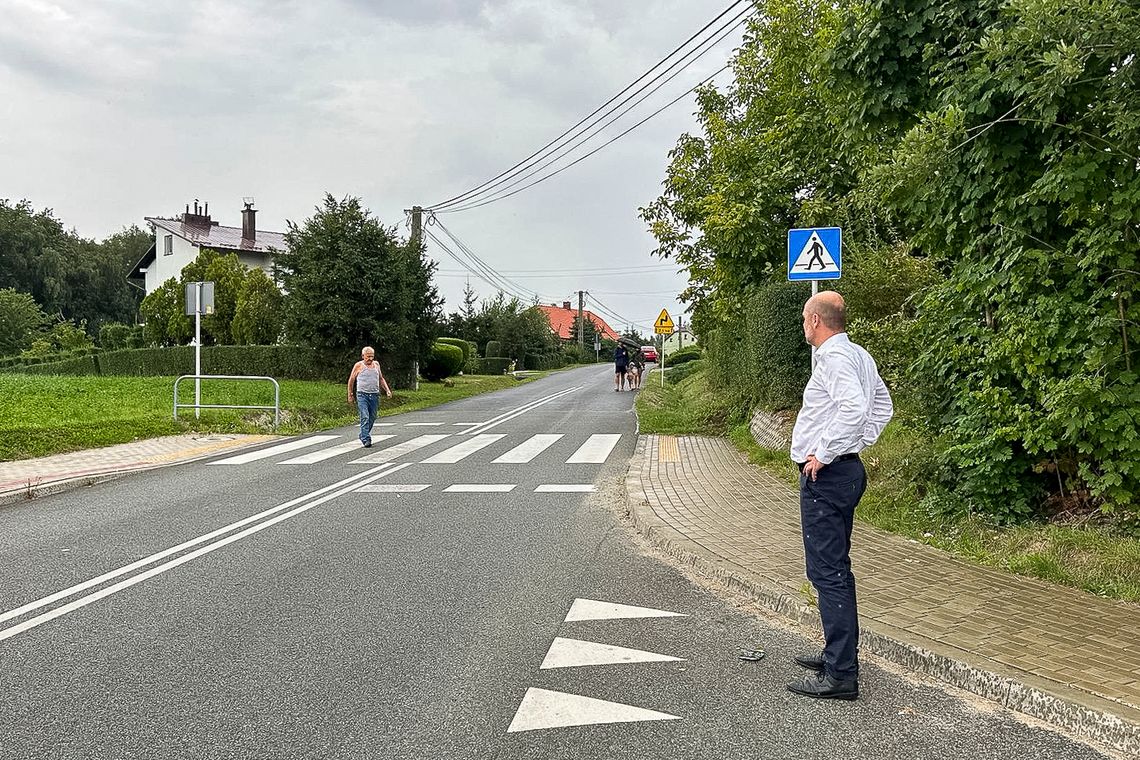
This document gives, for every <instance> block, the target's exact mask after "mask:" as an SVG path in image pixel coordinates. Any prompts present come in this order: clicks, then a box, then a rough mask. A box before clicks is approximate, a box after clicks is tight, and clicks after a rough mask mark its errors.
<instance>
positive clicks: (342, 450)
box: [277, 435, 396, 464]
mask: <svg viewBox="0 0 1140 760" xmlns="http://www.w3.org/2000/svg"><path fill="white" fill-rule="evenodd" d="M395 437H396V436H394V435H374V436H372V442H373V443H375V442H377V441H383V440H386V439H388V438H395ZM361 448H363V447H362V446H361V445H360V441H353V442H352V443H338V444H337V445H336V446H329V447H328V448H327V449H321V450H320V451H312V452H309V453H308V454H302V455H301V456H299V457H293V458H292V459H286V460H285V461H284V462H278V463H277V464H316V463H317V462H323V461H325V460H326V459H332V458H333V457H338V456H340V455H341V454H347V453H349V452H351V451H357V450H358V449H361Z"/></svg>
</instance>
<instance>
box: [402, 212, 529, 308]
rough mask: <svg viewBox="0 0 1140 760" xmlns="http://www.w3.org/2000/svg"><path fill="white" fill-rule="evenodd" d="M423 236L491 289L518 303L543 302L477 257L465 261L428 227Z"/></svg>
mask: <svg viewBox="0 0 1140 760" xmlns="http://www.w3.org/2000/svg"><path fill="white" fill-rule="evenodd" d="M424 234H425V235H427V236H428V237H429V238H430V239H431V240H432V242H434V243H435V244H436V245H437V246H439V248H440V250H442V251H443V252H444V253H446V254H447V255H448V256H450V257H451V258H452V259H453V260H454V261H455V262H456V263H458V264H459V265H460V266H462V267H464V268H465V269H466V270H467V271H469V272H470V273H471V274H473V275H475V276H476V277H478V278H479V279H480V280H483V281H484V282H486V283H487V284H488V285H490V286H491V287H492V288H495V289H496V290H501V291H503V292H504V293H506V294H507V295H509V296H512V297H514V298H517V299H519V300H520V301H527V302H530V301H534V300H539V301H541V300H545V299H544V298H543V297H542V296H541V294H539V293H537V292H535V291H532V290H529V289H527V288H523V287H522V286H520V285H517V284H516V283H514V282H512V281H511V280H509V279H507V278H505V277H503V276H501V275H499V274H498V272H496V271H495V270H494V269H492V268H491V267H489V266H487V265H486V264H484V263H483V262H482V260H481V259H478V257H473V259H467V258H464V257H463V256H461V255H460V254H457V253H456V252H455V251H454V250H452V248H451V246H449V245H448V244H447V243H445V242H444V241H443V240H441V239H440V238H439V236H438V235H436V234H435V233H434V232H433V231H432V230H431V229H430V227H425V228H424ZM460 250H461V251H462V250H463V248H462V247H461V248H460ZM464 253H466V251H464Z"/></svg>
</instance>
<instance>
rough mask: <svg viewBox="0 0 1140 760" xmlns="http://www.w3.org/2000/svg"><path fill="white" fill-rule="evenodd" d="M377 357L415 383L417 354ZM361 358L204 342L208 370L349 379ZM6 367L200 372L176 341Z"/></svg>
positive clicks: (393, 378)
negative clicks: (167, 344)
mask: <svg viewBox="0 0 1140 760" xmlns="http://www.w3.org/2000/svg"><path fill="white" fill-rule="evenodd" d="M456 350H458V349H456ZM460 353H462V352H460ZM376 359H377V361H378V362H379V363H380V366H381V367H382V368H383V370H384V377H385V379H386V380H387V381H388V385H390V386H391V387H392V388H412V387H414V386H415V381H416V376H415V375H416V373H415V363H414V362H413V361H412V360H411V359H406V358H403V357H399V358H398V357H392V356H389V355H378V356H377V357H376ZM359 360H360V354H359V353H358V352H357V350H356V349H314V348H309V347H307V346H203V347H202V374H205V375H266V376H268V377H273V378H276V379H278V380H326V381H331V382H347V380H348V375H349V372H351V371H352V365H353V364H355V363H356V362H357V361H359ZM5 371H7V372H24V373H33V374H41V375H48V374H50V375H127V376H148V377H154V376H172V375H189V374H192V373H193V372H194V348H193V346H173V347H170V348H132V349H124V350H122V351H103V352H101V353H97V354H93V355H89V356H83V357H75V358H70V359H67V360H65V361H57V362H50V363H44V364H34V365H21V366H11V367H8V368H7V369H6V370H5Z"/></svg>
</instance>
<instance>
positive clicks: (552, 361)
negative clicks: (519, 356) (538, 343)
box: [523, 353, 566, 370]
mask: <svg viewBox="0 0 1140 760" xmlns="http://www.w3.org/2000/svg"><path fill="white" fill-rule="evenodd" d="M565 366H566V360H565V359H564V358H563V356H562V355H561V354H556V353H550V354H527V355H526V356H525V357H524V358H523V369H529V370H547V369H559V368H561V367H565Z"/></svg>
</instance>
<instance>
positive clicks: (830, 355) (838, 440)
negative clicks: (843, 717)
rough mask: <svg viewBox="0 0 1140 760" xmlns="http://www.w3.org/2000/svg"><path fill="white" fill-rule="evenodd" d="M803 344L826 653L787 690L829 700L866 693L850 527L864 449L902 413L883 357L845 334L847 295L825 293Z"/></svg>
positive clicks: (804, 497)
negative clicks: (807, 360) (885, 376)
mask: <svg viewBox="0 0 1140 760" xmlns="http://www.w3.org/2000/svg"><path fill="white" fill-rule="evenodd" d="M803 318H804V338H806V339H807V342H808V343H810V344H811V345H812V347H813V348H814V349H815V350H814V351H813V353H812V371H811V379H810V380H808V383H807V386H806V387H805V388H804V400H803V407H802V408H801V409H800V413H799V415H798V416H797V418H796V425H795V428H794V429H793V430H792V450H791V456H792V461H794V462H796V464H798V465H799V467H800V473H801V475H800V521H801V524H802V528H803V535H804V558H805V560H806V564H807V577H808V580H810V581H811V583H812V585H813V586H814V587H815V590H816V593H817V595H818V598H819V616H820V618H821V620H822V622H823V638H824V647H823V651H822V652H819V653H811V654H804V655H799V656H798V657H796V658H795V661H796V663H797V664H799V665H800V666H802V667H804V668H807V669H808V670H811V671H815V672H814V674H813V675H808V676H805V677H804V678H803V679H802V680H800V681H796V682H795V683H791V684H788V689H790V690H791V691H794V692H796V693H797V694H803V695H805V696H809V697H817V698H821V699H856V698H857V697H858V696H859V662H858V648H859V616H858V612H857V609H856V603H855V576H854V575H852V573H851V557H850V552H851V528H852V524H853V522H854V520H855V507H856V506H857V505H858V504H859V499H860V498H862V496H863V491H864V490H865V489H866V487H867V472H866V470H864V469H863V463H862V462H861V461H860V460H859V452H861V451H862V450H863V449H865V448H866V447H868V446H870V445H871V444H872V443H874V442H875V441H876V440H878V438H879V434H880V433H882V432H883V428H885V427H886V426H887V423H888V422H889V421H890V419H891V416H892V415H893V414H894V406H893V405H892V403H891V396H890V393H888V392H887V386H886V385H885V384H884V383H883V380H882V378H881V377H879V370H878V367H876V366H875V360H874V359H872V358H871V355H870V354H868V353H867V351H866V350H865V349H864V348H863V347H862V346H859V345H857V344H855V343H852V342H851V341H850V340H849V339H848V337H847V332H846V329H847V327H846V324H847V314H846V306H845V305H844V303H843V297H842V296H840V295H839V294H838V293H836V292H834V291H824V292H822V293H819V294H818V295H815V296H812V298H811V299H810V300H809V301H808V302H807V305H805V306H804V312H803Z"/></svg>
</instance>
